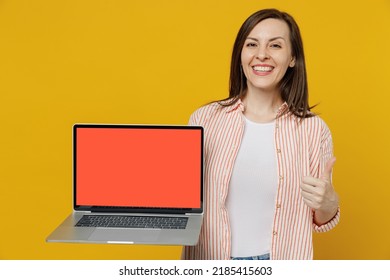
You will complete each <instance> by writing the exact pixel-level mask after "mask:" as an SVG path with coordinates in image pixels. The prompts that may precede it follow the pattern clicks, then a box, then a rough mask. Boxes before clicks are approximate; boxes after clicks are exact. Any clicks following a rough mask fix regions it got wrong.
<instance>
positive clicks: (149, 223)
mask: <svg viewBox="0 0 390 280" xmlns="http://www.w3.org/2000/svg"><path fill="white" fill-rule="evenodd" d="M187 221H188V218H187V217H160V216H157V217H156V216H122V215H84V216H83V217H82V218H81V219H80V220H79V221H78V222H77V224H76V227H113V228H156V229H185V228H186V225H187Z"/></svg>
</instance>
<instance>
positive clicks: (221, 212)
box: [184, 100, 340, 260]
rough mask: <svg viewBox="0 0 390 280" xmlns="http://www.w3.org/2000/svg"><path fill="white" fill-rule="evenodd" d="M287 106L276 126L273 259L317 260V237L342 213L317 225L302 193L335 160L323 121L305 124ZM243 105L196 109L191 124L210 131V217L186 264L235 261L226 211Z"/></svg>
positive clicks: (188, 250) (207, 134) (207, 173)
mask: <svg viewBox="0 0 390 280" xmlns="http://www.w3.org/2000/svg"><path fill="white" fill-rule="evenodd" d="M287 109H288V106H287V104H286V103H284V104H283V105H282V106H281V107H280V108H279V111H278V116H280V117H279V118H277V119H276V121H275V146H276V151H275V153H276V157H277V168H278V186H277V194H276V204H275V214H274V222H273V236H272V243H271V259H275V260H280V259H284V260H288V259H301V260H302V259H312V258H313V244H312V233H313V231H315V232H325V231H328V230H330V229H332V228H333V227H334V226H335V225H336V224H337V223H338V221H339V217H340V211H338V212H337V214H336V216H335V217H334V218H333V219H332V220H330V221H329V222H328V223H326V224H324V225H322V226H317V225H316V224H314V222H313V211H312V210H311V209H310V208H309V207H308V206H306V204H305V203H304V202H303V200H302V198H301V194H300V187H299V186H300V182H301V179H302V178H303V177H304V176H313V177H319V176H320V172H321V171H322V170H323V168H324V166H325V163H326V161H327V160H328V159H329V158H331V157H332V154H333V151H332V150H333V145H332V137H331V134H330V131H329V129H328V127H327V125H326V124H325V122H324V121H323V120H321V119H320V118H319V117H318V116H315V117H312V118H306V119H303V120H302V121H300V120H299V119H298V117H296V116H294V115H293V114H291V113H286V114H283V115H282V113H283V112H284V111H285V110H287ZM243 110H244V106H243V104H242V102H241V101H240V100H239V101H238V102H237V103H235V104H233V105H231V106H228V107H222V106H221V105H219V104H217V103H212V104H209V105H206V106H204V107H201V108H200V109H198V110H196V111H195V112H194V113H193V114H192V115H191V118H190V122H189V124H190V125H201V126H203V127H204V129H205V170H204V171H205V173H204V174H205V201H204V203H205V215H204V221H203V226H202V230H201V233H200V237H199V241H198V244H197V245H196V246H188V247H185V251H184V257H185V258H186V259H230V252H231V230H230V225H229V215H228V213H227V210H226V207H225V200H226V197H227V194H228V186H229V180H230V177H231V174H232V171H233V166H234V161H235V158H236V156H237V153H238V150H239V147H240V143H241V139H242V136H243V131H244V125H245V122H244V118H243V114H242V112H243Z"/></svg>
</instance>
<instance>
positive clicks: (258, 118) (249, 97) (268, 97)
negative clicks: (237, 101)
mask: <svg viewBox="0 0 390 280" xmlns="http://www.w3.org/2000/svg"><path fill="white" fill-rule="evenodd" d="M243 103H244V107H245V110H244V115H245V117H247V118H248V119H249V120H251V121H254V122H259V123H264V122H271V121H273V120H274V119H275V118H276V115H277V111H278V109H279V107H280V106H281V105H282V104H283V100H282V97H281V96H280V94H279V93H277V92H259V91H256V92H253V91H250V90H248V92H247V93H246V94H245V97H244V98H243Z"/></svg>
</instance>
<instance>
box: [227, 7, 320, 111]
mask: <svg viewBox="0 0 390 280" xmlns="http://www.w3.org/2000/svg"><path fill="white" fill-rule="evenodd" d="M267 18H274V19H280V20H283V21H284V22H286V23H287V25H288V27H289V29H290V42H291V51H292V56H293V57H294V58H295V66H294V67H289V68H288V69H287V71H286V73H285V75H284V77H283V78H282V80H281V81H280V84H279V89H280V92H281V96H282V99H283V101H285V102H286V103H287V105H288V108H289V111H290V112H291V113H293V114H294V115H296V116H298V117H300V118H307V117H312V116H313V115H314V114H313V113H311V112H310V109H312V108H313V107H314V106H313V107H309V100H308V99H309V98H308V87H307V77H306V65H305V56H304V52H303V43H302V38H301V34H300V31H299V27H298V25H297V23H296V22H295V20H294V19H293V17H292V16H290V15H289V14H287V13H285V12H281V11H279V10H276V9H265V10H260V11H257V12H255V13H254V14H252V15H251V16H250V17H249V18H248V19H247V20H246V21H245V22H244V23H243V24H242V26H241V28H240V30H239V31H238V34H237V37H236V40H235V42H234V46H233V52H232V60H231V65H230V84H229V97H228V98H226V99H223V100H220V101H228V100H230V101H229V102H220V104H221V105H222V106H229V105H232V104H234V103H236V102H237V101H238V99H240V98H242V97H244V96H245V94H246V90H247V79H246V77H245V75H244V74H243V72H242V68H241V51H242V48H243V46H244V42H245V40H246V39H247V37H248V35H249V33H250V32H251V31H252V29H253V28H254V27H255V26H256V25H257V24H258V23H259V22H260V21H262V20H264V19H267Z"/></svg>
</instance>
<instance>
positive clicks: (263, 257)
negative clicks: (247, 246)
mask: <svg viewBox="0 0 390 280" xmlns="http://www.w3.org/2000/svg"><path fill="white" fill-rule="evenodd" d="M230 259H231V260H269V259H270V256H269V254H264V255H260V256H252V257H232V258H230Z"/></svg>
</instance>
